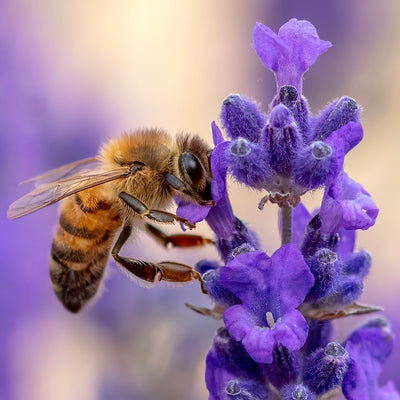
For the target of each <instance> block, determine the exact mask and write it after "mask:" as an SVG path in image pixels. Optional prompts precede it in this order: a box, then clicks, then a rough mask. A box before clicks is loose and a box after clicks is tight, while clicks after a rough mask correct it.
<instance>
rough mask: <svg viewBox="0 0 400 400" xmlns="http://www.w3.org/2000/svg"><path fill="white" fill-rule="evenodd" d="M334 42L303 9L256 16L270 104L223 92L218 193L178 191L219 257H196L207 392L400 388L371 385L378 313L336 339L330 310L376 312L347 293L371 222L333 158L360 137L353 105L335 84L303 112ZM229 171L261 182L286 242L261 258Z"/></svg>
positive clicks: (233, 395)
mask: <svg viewBox="0 0 400 400" xmlns="http://www.w3.org/2000/svg"><path fill="white" fill-rule="evenodd" d="M330 46H331V43H330V42H327V41H323V40H321V39H320V38H319V37H318V34H317V31H316V29H315V27H314V26H313V25H312V24H311V23H309V22H308V21H298V20H296V19H292V20H290V21H289V22H287V23H286V24H284V25H283V26H282V27H281V28H280V30H279V32H278V34H276V33H274V32H272V31H271V30H270V29H269V28H267V27H266V26H264V25H263V24H261V23H257V24H256V26H255V28H254V32H253V47H254V49H255V51H256V53H257V54H258V56H259V57H260V59H261V61H262V63H263V64H264V66H265V67H266V68H268V69H270V70H272V71H273V73H274V74H275V78H276V83H277V94H276V96H275V97H274V98H273V100H272V102H271V106H270V111H269V113H268V114H264V113H263V112H261V111H260V108H259V106H258V105H257V104H256V103H254V102H253V101H251V100H249V99H245V98H244V97H242V96H241V95H239V94H231V95H230V96H228V97H227V98H226V99H225V100H224V102H223V104H222V110H221V114H220V118H221V122H222V128H223V129H224V131H225V133H226V135H227V136H228V138H229V139H228V140H225V139H224V137H223V135H222V132H221V130H220V129H219V127H218V126H217V124H215V123H213V124H212V131H213V138H214V144H215V149H214V151H213V153H212V156H211V168H212V171H213V176H214V179H213V183H212V196H213V199H214V201H215V202H216V205H215V206H214V207H200V206H196V205H191V204H185V203H179V207H178V214H179V215H181V216H184V217H185V218H188V219H189V220H192V221H193V222H197V221H200V220H202V219H205V220H206V221H207V222H208V224H209V225H210V227H211V228H212V229H213V230H214V232H215V235H216V242H217V247H218V249H219V251H220V255H221V258H222V261H223V265H220V264H219V263H217V262H210V261H201V262H199V263H198V265H197V270H198V271H199V272H200V273H201V274H202V284H203V290H204V291H205V292H207V293H208V294H209V296H210V297H211V298H212V300H213V301H214V302H215V304H216V307H215V309H214V311H215V310H222V311H221V312H220V314H221V317H222V318H223V321H224V325H225V326H224V327H221V328H220V329H219V331H218V333H217V335H216V336H215V338H214V342H213V345H212V347H211V350H210V352H209V353H208V355H207V360H206V384H207V388H208V390H209V392H210V397H209V399H212V400H225V399H232V400H233V399H237V400H239V399H240V400H245V399H248V400H256V399H283V400H307V399H309V400H311V399H319V398H322V397H321V396H323V398H328V397H329V398H333V397H334V396H336V395H340V394H341V393H343V394H344V396H345V397H346V398H347V399H360V400H363V399H371V400H372V399H400V395H399V394H398V392H397V391H396V389H395V388H394V385H393V384H392V383H388V384H387V385H385V386H384V387H381V388H380V387H379V385H378V378H379V374H380V372H381V368H382V365H383V363H384V361H385V360H386V358H387V356H388V355H389V353H390V351H391V348H392V342H393V338H392V334H391V332H390V329H389V326H388V324H387V322H386V321H383V320H382V319H374V320H372V321H370V322H368V323H366V324H365V325H363V326H362V327H361V328H359V329H357V330H356V331H355V332H353V333H352V334H351V335H350V336H349V338H348V339H347V340H346V341H345V342H344V343H338V342H335V341H333V340H332V323H331V321H330V320H331V319H334V318H338V317H344V316H349V315H353V314H362V313H367V312H372V311H376V308H374V307H371V306H365V305H361V304H358V303H357V300H358V298H359V297H360V295H361V294H362V291H363V281H364V279H365V277H366V276H367V274H368V273H369V269H370V266H371V257H370V255H369V254H368V253H367V252H366V251H364V250H360V251H356V250H355V231H356V230H358V229H363V230H365V229H368V228H369V227H371V226H372V225H373V224H374V223H375V219H376V217H377V215H378V208H377V206H376V205H375V203H374V202H373V200H372V199H371V197H370V195H369V194H368V192H367V191H366V190H365V189H364V188H363V187H362V186H361V185H360V184H359V183H357V182H355V181H354V180H352V179H351V178H350V177H349V176H348V175H347V174H346V173H345V172H344V169H343V165H344V158H345V155H346V154H347V153H348V152H349V151H350V150H351V149H353V147H355V146H356V145H357V144H358V143H359V142H360V141H361V139H362V137H363V129H362V126H361V124H360V107H359V106H358V104H357V103H356V101H355V100H353V99H352V98H350V97H346V96H345V97H342V98H340V99H337V100H334V101H333V102H332V103H330V104H329V105H328V106H327V107H326V108H325V109H324V110H323V111H321V112H320V113H319V114H318V115H311V113H310V112H309V109H308V104H307V100H306V98H305V97H304V96H303V94H302V81H303V74H304V73H305V72H306V71H307V70H308V69H309V67H310V66H311V65H312V64H313V63H314V62H315V61H316V59H317V58H318V56H319V55H320V54H321V53H323V52H325V51H326V50H327V49H328V48H329V47H330ZM228 174H229V175H231V176H232V177H234V178H235V179H236V180H237V181H238V182H240V183H243V184H245V185H248V186H250V187H251V188H254V189H257V190H263V191H266V195H265V196H264V197H263V198H262V200H261V201H260V204H259V208H260V209H262V208H263V207H264V206H265V204H266V203H267V202H271V203H275V204H277V205H278V206H279V209H280V213H281V215H280V217H281V218H280V229H281V239H282V246H281V247H280V248H279V249H278V250H277V251H276V252H275V253H274V254H272V255H271V256H269V255H267V254H266V253H265V252H263V251H262V250H261V248H260V244H259V242H258V240H257V235H256V234H255V233H254V232H253V231H252V230H251V229H249V228H248V227H247V226H246V225H245V224H244V223H243V222H242V221H241V220H239V219H238V218H237V217H236V216H235V215H234V213H233V211H232V207H231V204H230V201H229V196H228V193H227V187H226V178H227V175H228ZM316 189H323V190H324V195H323V199H322V202H321V205H320V207H319V209H317V210H315V211H314V212H313V213H312V214H310V213H309V212H308V211H307V209H306V207H305V206H304V205H303V204H302V203H301V196H302V195H303V194H305V193H306V192H308V191H311V190H316ZM214 316H215V313H214Z"/></svg>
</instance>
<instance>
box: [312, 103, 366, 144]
mask: <svg viewBox="0 0 400 400" xmlns="http://www.w3.org/2000/svg"><path fill="white" fill-rule="evenodd" d="M359 120H360V107H359V106H358V104H357V102H356V101H355V100H354V99H352V98H351V97H347V96H344V97H342V98H341V99H339V100H337V101H336V102H334V103H332V104H331V105H329V106H328V107H327V108H326V109H325V110H324V111H323V112H322V114H321V115H320V116H319V117H318V119H317V120H316V125H315V129H314V140H325V139H326V138H327V137H328V136H329V135H330V134H331V133H332V132H334V131H336V130H337V129H339V128H340V127H342V126H344V125H346V124H348V123H349V122H350V121H353V122H358V121H359Z"/></svg>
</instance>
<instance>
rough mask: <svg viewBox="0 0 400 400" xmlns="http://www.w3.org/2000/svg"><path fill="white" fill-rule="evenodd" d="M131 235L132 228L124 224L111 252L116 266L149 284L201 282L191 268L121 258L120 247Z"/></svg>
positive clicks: (183, 265)
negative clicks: (160, 282)
mask: <svg viewBox="0 0 400 400" xmlns="http://www.w3.org/2000/svg"><path fill="white" fill-rule="evenodd" d="M131 233H132V226H131V225H129V224H126V225H125V226H124V227H123V229H122V231H121V233H120V235H119V237H118V239H117V241H116V242H115V245H114V247H113V249H112V251H111V254H112V256H113V257H114V260H115V261H116V262H117V264H118V265H120V266H121V267H123V268H124V269H126V270H127V271H128V272H130V273H131V274H133V275H135V276H136V277H138V278H140V279H143V280H145V281H146V282H150V283H157V282H159V281H161V280H164V281H167V282H182V283H184V282H190V281H192V280H194V279H196V280H199V281H200V280H201V279H200V274H199V273H198V272H197V271H195V270H194V269H193V268H192V267H191V266H189V265H186V264H181V263H177V262H173V261H163V262H160V263H152V262H149V261H142V260H137V259H134V258H129V257H122V256H120V255H119V252H120V250H121V248H122V246H123V245H124V244H125V242H126V241H127V239H128V238H129V236H130V235H131Z"/></svg>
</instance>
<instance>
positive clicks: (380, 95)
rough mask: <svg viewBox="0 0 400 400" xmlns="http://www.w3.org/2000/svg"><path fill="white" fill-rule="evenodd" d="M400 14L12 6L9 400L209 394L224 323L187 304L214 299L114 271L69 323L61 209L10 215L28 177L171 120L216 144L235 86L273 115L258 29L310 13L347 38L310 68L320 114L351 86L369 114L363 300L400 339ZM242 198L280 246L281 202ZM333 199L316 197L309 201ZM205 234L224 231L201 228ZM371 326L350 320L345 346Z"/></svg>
mask: <svg viewBox="0 0 400 400" xmlns="http://www.w3.org/2000/svg"><path fill="white" fill-rule="evenodd" d="M399 16H400V4H399V3H398V2H397V1H396V0H387V1H385V2H382V3H378V2H376V1H374V0H355V1H352V2H348V1H347V0H336V1H334V2H333V1H331V2H321V1H320V0H309V1H307V2H299V1H298V0H282V1H272V0H270V1H265V0H264V1H261V0H259V1H253V2H251V3H248V2H241V1H239V0H234V1H232V0H220V1H218V2H215V1H212V0H203V1H201V2H187V1H184V0H172V1H168V2H167V1H156V0H150V1H146V2H145V1H139V0H130V1H128V0H125V1H120V2H118V3H113V4H112V5H111V3H109V2H105V1H104V2H103V1H99V2H96V4H95V5H94V3H90V2H78V1H76V0H73V1H70V2H52V1H50V0H43V1H41V2H40V4H39V5H38V3H37V2H33V1H29V0H21V1H19V2H12V1H11V0H3V1H2V2H0V54H1V56H0V159H1V164H0V169H1V177H2V180H3V185H2V188H3V189H2V191H1V196H0V204H1V209H2V213H1V217H0V218H1V231H0V235H1V259H2V264H3V265H2V268H1V269H0V316H1V320H0V339H1V342H2V347H1V353H0V400H8V399H27V398H29V399H30V400H36V399H38V400H39V399H40V400H47V399H55V398H57V399H60V400H63V399H68V400H69V399H71V398H79V399H85V400H92V399H93V400H95V399H104V400H108V399H122V400H124V399H144V400H145V399H161V398H162V399H166V400H168V399H187V400H200V399H204V398H206V397H207V393H206V390H205V385H204V382H203V374H204V357H205V354H206V352H207V349H208V346H209V345H210V344H211V340H212V336H213V334H214V332H215V330H216V328H217V327H218V326H219V324H218V323H217V322H216V321H211V320H207V319H205V318H202V317H201V316H198V315H195V314H194V313H192V312H190V311H189V310H188V309H186V308H185V306H184V302H190V303H193V304H197V305H204V306H207V305H209V303H208V301H207V299H206V298H205V296H203V295H202V294H201V293H200V290H199V287H198V285H197V284H192V285H189V286H186V287H182V288H177V289H171V288H168V287H163V286H160V287H156V288H155V289H153V290H146V289H143V288H141V287H138V286H137V285H135V284H134V283H132V282H130V281H129V280H128V279H127V278H126V277H125V276H124V275H123V274H122V273H120V271H118V269H117V267H116V266H115V264H114V263H110V265H109V266H108V273H107V275H108V276H107V279H106V280H105V285H104V288H103V293H102V295H101V296H99V299H98V300H97V302H95V304H93V305H91V306H90V307H88V308H87V309H86V310H85V311H83V312H82V314H80V315H70V314H69V313H68V312H67V311H64V309H63V308H62V306H61V305H60V304H59V302H58V300H57V299H56V298H55V296H54V295H53V293H52V289H51V285H50V281H49V277H48V258H49V255H48V253H49V248H50V243H51V240H52V235H53V232H54V227H55V224H56V220H57V207H56V206H52V207H49V208H48V209H44V210H41V211H40V212H38V213H35V214H32V215H29V216H27V217H25V218H23V219H21V220H16V221H9V220H7V219H6V216H5V212H6V210H7V208H8V205H9V204H10V203H11V202H12V201H14V200H15V199H16V198H18V197H19V196H21V195H23V194H24V193H26V191H28V190H30V189H31V187H30V186H28V185H24V186H18V185H17V184H18V182H20V181H22V180H24V179H26V178H29V177H31V176H33V175H36V174H38V173H41V172H43V171H45V170H47V169H50V168H53V167H56V166H59V165H62V164H64V163H67V162H71V161H74V160H77V159H80V158H84V157H89V156H92V155H94V154H96V152H97V149H98V147H99V145H100V144H101V143H102V142H103V141H104V140H106V139H107V138H108V137H111V136H115V135H118V134H119V133H121V132H123V131H127V130H129V129H135V128H138V127H143V126H162V127H164V128H165V129H167V130H168V131H169V132H171V133H175V132H177V131H180V130H185V131H193V132H197V133H200V134H201V135H202V136H203V137H204V138H206V140H208V141H209V142H210V143H211V138H210V137H211V135H210V128H209V127H210V123H211V121H212V120H214V119H217V118H218V114H219V107H220V104H221V102H222V100H223V99H224V98H225V97H226V96H227V95H228V94H229V93H232V92H240V93H242V94H244V95H246V96H249V97H251V98H254V99H257V100H258V101H260V103H261V104H262V106H263V108H264V109H265V110H266V109H267V107H268V103H269V101H270V100H271V98H272V96H273V94H274V89H275V84H274V81H273V76H272V74H271V73H270V72H268V71H266V70H265V69H264V68H263V67H262V65H261V63H260V62H259V60H258V59H257V57H256V55H255V53H254V51H253V50H252V49H251V47H250V43H251V33H252V29H253V26H254V24H255V22H256V21H261V22H263V23H264V24H266V25H268V26H270V27H271V28H272V29H274V30H277V29H278V28H279V26H280V25H282V24H283V23H284V22H286V21H287V20H288V19H290V18H292V17H296V18H298V19H308V20H310V21H311V22H312V23H313V24H314V25H315V26H316V27H317V29H318V32H319V34H320V37H321V38H322V39H324V40H330V41H331V42H332V43H333V45H334V46H333V47H332V48H331V49H330V50H329V51H328V52H327V53H326V54H324V55H322V56H321V58H320V59H319V60H318V62H317V63H316V64H315V65H314V66H313V67H312V68H311V70H310V71H309V72H308V73H307V74H306V77H305V82H304V93H305V95H306V96H307V97H308V99H309V102H310V105H311V108H312V110H313V111H314V112H317V111H318V110H319V109H320V108H322V107H323V106H324V105H325V104H326V103H327V102H329V101H331V100H332V99H333V98H335V97H339V96H342V95H344V94H347V95H349V96H351V97H354V98H355V99H356V100H357V101H358V102H359V103H360V104H361V105H362V106H363V108H364V114H363V122H364V129H365V138H364V141H363V142H362V143H361V144H360V145H359V146H358V147H357V148H356V149H355V150H354V151H353V152H352V153H351V154H350V156H349V158H348V159H347V160H346V161H347V163H346V170H347V172H348V173H349V174H350V175H351V176H352V177H353V178H354V179H355V180H357V181H359V182H361V183H362V184H363V185H364V187H365V188H366V189H367V190H368V191H370V192H371V194H372V196H373V198H374V200H375V201H376V203H377V204H378V205H379V206H380V208H381V213H380V216H379V218H378V222H377V224H376V225H375V226H374V227H373V228H372V229H371V230H370V231H367V232H362V234H361V235H360V236H359V240H358V246H359V247H362V248H365V249H366V250H368V251H370V252H371V253H372V255H373V258H374V264H373V269H372V273H371V275H370V277H369V279H368V280H367V283H366V290H365V294H364V296H363V298H362V299H361V300H362V301H363V302H365V303H371V304H376V305H382V306H384V307H385V312H384V313H383V314H384V315H386V316H387V317H388V318H389V319H390V320H391V322H392V325H393V330H394V331H395V332H396V333H397V334H398V333H399V332H400V318H399V316H398V312H397V305H398V303H399V294H398V287H399V284H400V272H399V269H398V267H397V265H398V255H397V251H396V250H397V246H398V243H399V235H398V233H397V231H396V228H397V227H398V226H399V224H400V216H399V213H398V212H396V211H397V210H396V206H397V203H398V201H397V199H398V197H399V196H400V193H399V189H398V185H396V182H397V176H398V175H397V174H398V173H400V170H399V169H400V167H399V162H398V155H397V149H398V146H399V135H398V134H397V124H396V123H395V121H397V120H396V118H397V113H398V111H397V107H396V105H397V96H396V95H397V88H398V87H399V81H400V77H399V75H398V74H397V69H398V68H397V66H398V62H399V58H400V54H399V52H398V51H395V50H394V49H393V46H394V45H395V44H397V43H399V40H400V27H399V25H398V23H397V21H398V18H399ZM231 193H232V199H233V204H234V208H235V210H236V211H237V214H238V216H239V217H241V218H243V219H244V220H247V221H248V222H250V224H251V226H252V227H253V228H254V229H255V230H256V231H258V232H259V233H260V234H261V237H262V242H263V244H264V245H265V248H266V249H267V251H268V253H271V252H272V251H274V250H275V249H276V248H277V247H278V245H279V241H278V236H277V235H278V233H277V228H276V225H277V215H276V214H277V210H276V209H275V208H274V207H269V208H267V209H266V210H265V211H263V215H262V218H260V212H259V211H258V210H257V206H256V205H257V203H258V200H259V198H260V197H261V196H262V195H261V194H260V193H255V192H250V191H248V190H247V189H245V188H239V187H238V185H236V184H234V183H232V185H231ZM319 197H320V194H318V193H316V194H313V195H310V196H309V197H308V198H307V199H306V200H305V201H306V202H308V204H310V207H311V206H312V205H315V204H317V203H318V199H319ZM266 225H267V226H268V229H267V230H266V229H265V226H266ZM166 230H167V231H169V232H178V230H179V228H178V227H175V228H173V227H172V228H168V229H166ZM198 230H199V233H201V234H204V235H206V236H210V235H211V233H210V231H209V229H208V228H207V227H206V226H205V225H204V224H200V226H199V228H198ZM128 251H129V252H132V254H134V255H135V257H137V258H144V259H149V260H153V261H159V260H163V259H174V260H177V261H182V262H186V263H189V264H194V263H195V262H196V261H197V260H198V259H200V258H204V257H211V258H215V257H216V256H217V254H216V252H215V250H214V249H211V248H204V249H198V250H195V251H193V250H170V251H166V250H164V249H162V248H160V247H158V246H157V245H156V244H155V242H153V241H152V239H150V238H147V237H145V235H143V236H140V237H139V238H137V239H136V240H135V241H133V242H132V245H131V246H130V247H129V250H128ZM362 320H363V318H361V317H360V318H358V317H357V318H349V319H348V320H346V321H341V322H338V323H337V324H336V327H337V328H336V338H337V340H343V339H344V338H345V337H346V335H347V333H348V332H349V331H350V330H351V329H353V328H354V327H355V326H357V325H358V324H359V323H361V322H362ZM398 365H400V343H397V346H396V348H395V351H394V353H393V355H392V356H391V358H390V360H389V362H388V364H387V365H386V368H385V371H384V374H383V376H382V382H384V381H386V380H387V379H389V378H390V379H393V380H395V382H396V384H397V387H398V388H400V378H399V376H398V374H397V373H396V372H395V371H396V366H397V367H398Z"/></svg>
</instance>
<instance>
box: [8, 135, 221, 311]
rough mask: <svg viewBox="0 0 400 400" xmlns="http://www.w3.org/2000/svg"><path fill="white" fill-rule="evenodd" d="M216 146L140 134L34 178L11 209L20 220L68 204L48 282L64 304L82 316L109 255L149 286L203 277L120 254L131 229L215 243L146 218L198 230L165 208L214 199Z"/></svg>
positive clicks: (184, 242) (164, 239) (189, 242)
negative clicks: (179, 201) (178, 201)
mask: <svg viewBox="0 0 400 400" xmlns="http://www.w3.org/2000/svg"><path fill="white" fill-rule="evenodd" d="M210 153H211V149H210V148H209V146H208V145H207V144H206V143H205V142H204V141H203V140H202V139H201V138H200V137H199V136H196V135H189V134H180V135H178V136H177V138H176V139H173V138H171V136H169V135H168V134H167V133H166V132H165V131H163V130H161V129H141V130H137V131H135V132H131V133H126V134H123V135H121V136H120V137H117V138H113V139H110V140H109V141H108V142H107V143H105V144H104V145H103V146H102V147H101V149H100V152H99V155H98V156H97V157H93V158H87V159H84V160H80V161H76V162H73V163H71V164H67V165H64V166H62V167H59V168H56V169H54V170H51V171H49V172H47V173H45V174H43V175H40V176H38V177H35V178H33V179H31V180H30V181H34V182H35V183H36V184H37V187H36V189H34V190H33V191H32V192H30V193H28V194H27V195H25V196H23V197H22V198H20V199H18V200H17V201H15V202H14V203H13V204H11V206H10V208H9V210H8V217H9V218H11V219H15V218H19V217H22V216H24V215H27V214H30V213H32V212H34V211H37V210H39V209H41V208H43V207H46V206H48V205H50V204H53V203H55V202H57V201H60V200H63V204H62V206H61V212H60V218H59V221H58V225H57V229H56V234H55V236H54V239H53V244H52V247H51V252H50V256H51V259H50V278H51V282H52V285H53V288H54V291H55V293H56V295H57V296H58V298H59V299H60V300H61V302H62V303H63V304H64V306H65V307H66V308H67V309H68V310H70V311H72V312H78V311H79V310H80V309H81V308H82V307H83V306H84V305H85V304H86V303H87V302H88V301H89V300H90V299H91V298H92V297H93V296H94V295H95V294H96V292H97V290H98V287H99V284H100V282H101V279H102V276H103V273H104V269H105V266H106V264H107V260H108V257H109V254H110V252H111V254H112V256H113V258H114V260H115V261H116V262H117V264H118V265H119V266H121V267H122V268H123V269H124V270H125V271H127V272H128V273H129V274H130V275H131V276H132V277H135V278H136V279H137V280H139V281H142V282H144V283H147V284H155V283H157V282H159V281H161V280H164V281H170V282H181V283H185V282H190V281H192V280H193V279H199V275H198V273H197V272H196V271H194V270H193V269H192V268H191V267H190V266H188V265H185V264H181V263H176V262H170V261H168V262H161V263H152V262H147V261H142V260H137V259H135V258H128V257H122V256H120V254H119V253H120V250H121V248H122V246H123V245H124V244H125V242H126V241H127V239H128V238H129V237H130V235H131V233H132V229H133V228H136V227H143V225H144V226H145V228H146V230H147V232H148V233H149V234H151V235H153V236H154V237H155V238H156V239H157V240H158V241H159V242H161V243H162V244H164V245H167V244H168V243H172V244H173V245H175V246H193V245H201V244H204V243H210V242H211V241H209V240H207V239H203V238H201V237H200V236H196V235H173V236H171V237H168V236H167V235H165V234H164V233H163V232H162V231H160V230H159V229H157V228H156V227H154V226H152V225H150V224H148V223H144V219H145V218H147V220H152V221H156V222H161V223H173V222H175V221H178V222H180V223H182V224H184V225H186V226H187V227H189V228H193V227H194V225H193V224H192V223H190V222H189V221H187V220H186V219H184V218H181V217H178V216H176V215H175V214H172V213H169V212H167V211H165V208H166V207H167V206H169V205H170V203H171V202H172V200H173V197H174V196H175V195H179V196H183V197H185V198H186V200H188V201H192V202H196V203H198V204H200V205H213V201H212V199H211V189H210V187H211V180H212V176H211V170H210V163H209V156H210Z"/></svg>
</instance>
